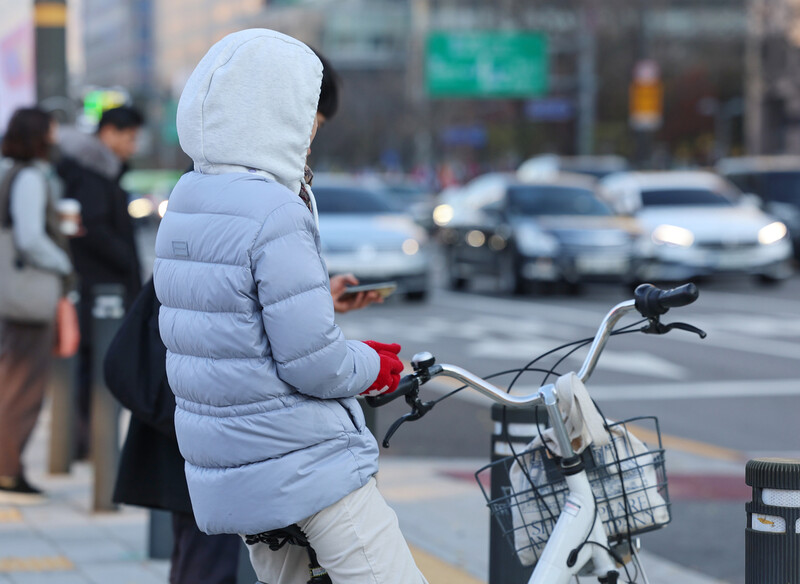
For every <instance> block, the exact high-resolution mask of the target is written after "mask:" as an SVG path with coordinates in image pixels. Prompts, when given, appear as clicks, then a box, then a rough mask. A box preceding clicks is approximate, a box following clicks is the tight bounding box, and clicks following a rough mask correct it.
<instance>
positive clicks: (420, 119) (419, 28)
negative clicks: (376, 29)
mask: <svg viewBox="0 0 800 584" xmlns="http://www.w3.org/2000/svg"><path fill="white" fill-rule="evenodd" d="M429 31H430V0H411V59H409V66H408V71H407V75H408V78H409V83H408V87H409V89H410V95H409V96H408V98H409V101H410V102H411V115H412V116H413V118H414V119H413V121H412V127H414V128H415V130H414V157H415V161H414V162H415V164H421V165H428V164H433V162H434V153H433V134H432V131H431V103H430V99H429V97H428V95H427V90H426V77H425V58H426V49H427V45H426V42H427V38H428V32H429Z"/></svg>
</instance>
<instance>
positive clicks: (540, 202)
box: [507, 185, 612, 215]
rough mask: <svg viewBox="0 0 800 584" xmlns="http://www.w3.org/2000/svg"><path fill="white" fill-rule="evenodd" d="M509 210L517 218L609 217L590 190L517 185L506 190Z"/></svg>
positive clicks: (607, 209)
mask: <svg viewBox="0 0 800 584" xmlns="http://www.w3.org/2000/svg"><path fill="white" fill-rule="evenodd" d="M507 197H508V209H509V211H510V212H511V213H512V214H519V215H611V214H612V211H611V209H610V208H609V207H608V206H607V205H606V204H605V203H603V202H602V201H600V200H599V199H597V197H595V196H594V193H592V191H590V190H589V189H580V188H574V187H560V186H554V185H535V186H534V185H520V186H512V187H509V189H508V195H507Z"/></svg>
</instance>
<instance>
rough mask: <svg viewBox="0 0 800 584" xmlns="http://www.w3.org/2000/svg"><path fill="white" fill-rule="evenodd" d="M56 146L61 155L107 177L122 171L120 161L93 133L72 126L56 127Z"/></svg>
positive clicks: (116, 175) (114, 175)
mask: <svg viewBox="0 0 800 584" xmlns="http://www.w3.org/2000/svg"><path fill="white" fill-rule="evenodd" d="M58 148H59V150H60V151H61V154H62V155H63V156H67V157H69V158H72V159H73V160H74V161H76V162H77V163H78V164H80V165H81V166H84V167H86V168H88V169H89V170H91V171H93V172H96V173H97V174H99V175H101V176H103V177H105V178H107V179H109V180H116V179H117V178H119V176H120V174H121V173H122V166H123V164H122V161H121V160H120V159H119V158H117V155H116V154H114V153H113V152H112V151H111V150H109V148H108V146H106V145H105V144H103V142H101V141H100V138H98V137H97V136H95V135H94V134H87V133H85V132H81V131H80V130H78V129H77V128H75V127H72V126H61V127H60V128H59V129H58Z"/></svg>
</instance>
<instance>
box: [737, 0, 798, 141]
mask: <svg viewBox="0 0 800 584" xmlns="http://www.w3.org/2000/svg"><path fill="white" fill-rule="evenodd" d="M748 8H749V28H748V36H747V41H748V51H747V62H746V79H747V118H748V123H747V146H748V151H749V152H750V153H751V154H775V153H792V154H800V1H798V0H750V1H749V6H748Z"/></svg>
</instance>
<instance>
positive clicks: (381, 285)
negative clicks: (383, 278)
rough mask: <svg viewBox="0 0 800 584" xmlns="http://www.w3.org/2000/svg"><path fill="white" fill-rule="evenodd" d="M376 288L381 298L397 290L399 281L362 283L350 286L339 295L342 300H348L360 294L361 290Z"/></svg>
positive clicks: (368, 290)
mask: <svg viewBox="0 0 800 584" xmlns="http://www.w3.org/2000/svg"><path fill="white" fill-rule="evenodd" d="M373 290H375V291H376V292H377V293H378V294H380V296H381V298H386V297H387V296H389V295H391V293H392V292H394V291H395V290H397V282H378V283H377V284H362V285H360V286H349V287H347V288H345V289H344V293H343V294H342V295H341V296H340V297H339V299H340V300H347V298H349V297H351V296H353V295H355V294H358V293H359V292H371V291H373Z"/></svg>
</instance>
